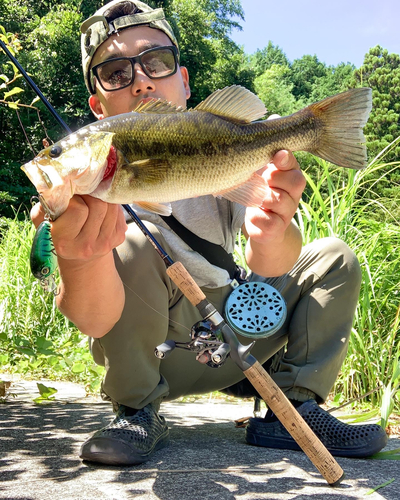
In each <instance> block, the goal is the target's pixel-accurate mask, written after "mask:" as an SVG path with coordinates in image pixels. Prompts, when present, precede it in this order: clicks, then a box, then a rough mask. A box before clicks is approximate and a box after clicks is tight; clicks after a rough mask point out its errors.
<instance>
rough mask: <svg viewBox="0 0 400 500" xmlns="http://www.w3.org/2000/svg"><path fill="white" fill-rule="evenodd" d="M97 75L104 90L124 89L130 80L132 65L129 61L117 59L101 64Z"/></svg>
mask: <svg viewBox="0 0 400 500" xmlns="http://www.w3.org/2000/svg"><path fill="white" fill-rule="evenodd" d="M97 75H98V77H99V79H100V81H101V83H102V85H103V87H104V89H106V90H115V89H119V88H122V87H126V86H127V85H129V84H130V83H131V80H132V65H131V63H130V61H129V59H117V60H114V61H109V62H107V63H105V64H102V65H101V66H99V67H98V69H97Z"/></svg>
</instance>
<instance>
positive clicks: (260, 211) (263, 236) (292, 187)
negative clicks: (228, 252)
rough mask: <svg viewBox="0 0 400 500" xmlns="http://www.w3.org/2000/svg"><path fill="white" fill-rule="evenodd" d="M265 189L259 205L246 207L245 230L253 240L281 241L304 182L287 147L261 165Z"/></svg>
mask: <svg viewBox="0 0 400 500" xmlns="http://www.w3.org/2000/svg"><path fill="white" fill-rule="evenodd" d="M259 173H261V175H262V176H263V177H264V179H265V181H266V183H267V185H268V189H267V192H266V197H265V199H264V201H263V203H262V206H261V207H260V208H256V207H248V208H247V210H246V219H245V233H246V234H247V236H248V237H250V238H251V239H252V240H253V242H258V243H260V244H266V243H268V242H270V241H271V242H273V241H276V242H281V241H282V240H283V238H284V235H285V231H286V229H287V228H288V226H289V224H290V222H291V220H292V218H293V216H294V214H295V213H296V210H297V207H298V205H299V201H300V198H301V195H302V193H303V191H304V188H305V186H306V181H305V178H304V176H303V174H302V172H301V170H300V166H299V164H298V163H297V160H296V158H295V157H294V156H293V154H292V153H289V152H288V151H278V153H276V155H275V156H274V158H273V159H272V162H271V163H269V164H268V165H267V166H266V167H265V168H264V169H262V171H261V172H259Z"/></svg>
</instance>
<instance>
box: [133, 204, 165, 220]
mask: <svg viewBox="0 0 400 500" xmlns="http://www.w3.org/2000/svg"><path fill="white" fill-rule="evenodd" d="M134 204H135V205H138V206H139V207H141V208H143V209H144V210H148V211H149V212H154V213H155V214H159V215H164V216H166V217H168V216H169V215H171V213H172V207H171V204H170V203H151V202H148V201H135V203H134Z"/></svg>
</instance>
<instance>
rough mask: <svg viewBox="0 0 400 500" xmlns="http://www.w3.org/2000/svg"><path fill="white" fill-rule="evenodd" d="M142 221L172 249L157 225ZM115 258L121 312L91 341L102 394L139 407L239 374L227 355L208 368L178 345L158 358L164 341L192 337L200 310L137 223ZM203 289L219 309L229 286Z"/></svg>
mask: <svg viewBox="0 0 400 500" xmlns="http://www.w3.org/2000/svg"><path fill="white" fill-rule="evenodd" d="M146 225H147V226H148V227H149V229H150V231H151V232H152V233H153V234H154V236H155V237H156V239H157V240H158V241H159V242H160V244H161V245H162V246H163V247H164V248H165V250H166V251H167V252H169V253H170V249H169V248H168V245H167V244H166V242H165V240H164V239H163V237H162V236H161V234H160V233H159V232H158V231H157V229H156V228H155V227H154V226H153V225H152V224H149V223H146ZM115 262H116V266H117V269H118V272H119V274H120V276H121V279H122V281H123V283H124V286H125V307H124V310H123V313H122V317H121V319H120V320H119V321H118V323H117V324H116V325H115V326H114V328H113V329H112V330H111V331H110V332H109V333H107V335H105V336H104V337H102V338H100V339H91V340H90V345H91V351H92V354H93V358H94V360H95V362H96V363H98V364H100V365H103V366H105V368H106V374H105V378H104V380H103V384H102V390H103V393H104V394H105V396H106V397H108V398H110V399H111V400H112V401H113V402H114V403H119V404H124V405H126V406H129V407H132V408H143V407H144V406H146V405H147V404H148V403H150V402H153V401H155V400H157V399H159V398H164V399H165V398H166V399H175V398H177V397H180V396H184V395H190V394H199V393H205V392H210V391H213V390H217V389H221V388H223V387H226V386H227V385H230V384H232V383H235V382H236V381H238V380H240V379H241V378H243V373H242V372H241V370H240V369H239V368H237V366H236V365H235V364H234V363H233V362H232V360H230V359H229V360H228V361H227V363H226V364H224V365H223V366H222V367H221V368H218V369H212V368H210V367H208V366H207V365H204V364H201V363H199V362H198V361H196V355H195V353H193V352H190V351H186V350H182V349H175V350H174V352H173V353H171V355H170V356H169V357H168V358H166V359H165V360H162V361H160V360H159V359H158V358H156V357H155V355H154V349H155V347H156V346H157V345H159V344H161V343H163V342H165V341H166V340H175V341H178V342H188V341H189V340H190V330H191V327H192V326H193V325H194V324H195V323H196V322H197V321H200V320H201V319H202V318H201V316H200V313H199V312H198V310H197V308H196V307H194V306H193V305H192V304H191V303H190V302H189V301H188V300H187V299H186V297H184V296H183V295H182V293H181V291H180V290H179V289H178V288H177V287H176V285H175V284H174V283H173V282H172V281H171V280H170V278H169V276H168V275H167V274H166V267H165V264H164V262H163V261H162V259H161V258H160V257H159V255H158V254H157V252H156V251H155V250H154V248H153V247H152V245H151V244H150V243H149V242H148V241H147V239H146V238H145V237H144V235H143V234H142V232H141V231H140V229H138V227H137V226H136V225H135V224H129V226H128V231H127V235H126V240H125V242H124V243H123V244H122V245H121V246H120V247H118V248H117V250H116V252H115ZM203 292H204V293H205V294H206V296H207V298H208V299H209V300H210V302H211V303H212V304H213V305H214V306H215V307H216V308H217V310H219V311H220V312H222V311H223V305H224V302H225V299H226V297H227V296H228V295H229V293H230V292H231V287H230V286H226V287H222V288H217V289H205V288H203ZM242 340H245V341H247V342H246V343H248V339H242ZM274 352H275V351H274ZM272 354H273V352H271V355H272Z"/></svg>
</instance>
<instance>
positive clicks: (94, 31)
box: [81, 0, 179, 94]
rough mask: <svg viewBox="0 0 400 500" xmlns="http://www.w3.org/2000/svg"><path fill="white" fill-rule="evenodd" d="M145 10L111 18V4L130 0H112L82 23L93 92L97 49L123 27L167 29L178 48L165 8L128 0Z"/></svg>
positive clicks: (88, 83)
mask: <svg viewBox="0 0 400 500" xmlns="http://www.w3.org/2000/svg"><path fill="white" fill-rule="evenodd" d="M128 1H129V3H132V4H133V5H134V6H136V7H137V8H138V9H139V10H141V11H142V12H139V13H137V14H131V15H124V16H121V17H117V18H116V19H114V20H113V21H110V22H108V21H107V19H106V18H105V17H104V13H105V12H107V11H108V10H109V9H110V8H111V7H114V6H115V5H118V4H119V3H126V2H127V0H112V2H109V3H107V4H106V5H104V6H103V7H101V8H100V9H99V10H98V11H97V12H95V14H94V15H93V16H91V17H89V19H87V20H86V21H85V22H84V23H82V26H81V32H82V36H81V52H82V68H83V76H84V78H85V83H86V87H87V88H88V90H89V92H90V93H91V94H94V93H95V90H94V87H93V81H92V78H91V76H90V65H91V62H92V59H93V56H94V53H95V52H96V50H97V49H98V48H99V47H100V45H101V44H102V43H103V42H104V41H106V40H107V38H108V37H109V36H111V35H114V34H115V33H118V31H119V30H122V29H124V28H130V27H133V26H140V25H147V26H149V27H150V28H156V29H159V30H161V31H163V32H164V33H165V34H166V35H167V36H168V37H169V38H170V40H171V42H172V43H173V44H174V45H175V47H176V48H177V49H178V54H179V46H178V42H177V40H176V38H175V35H174V32H173V31H172V28H171V26H170V25H169V23H168V22H167V21H166V19H165V15H164V11H163V9H152V8H151V7H149V6H148V5H147V4H145V3H143V2H140V1H139V0H128Z"/></svg>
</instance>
